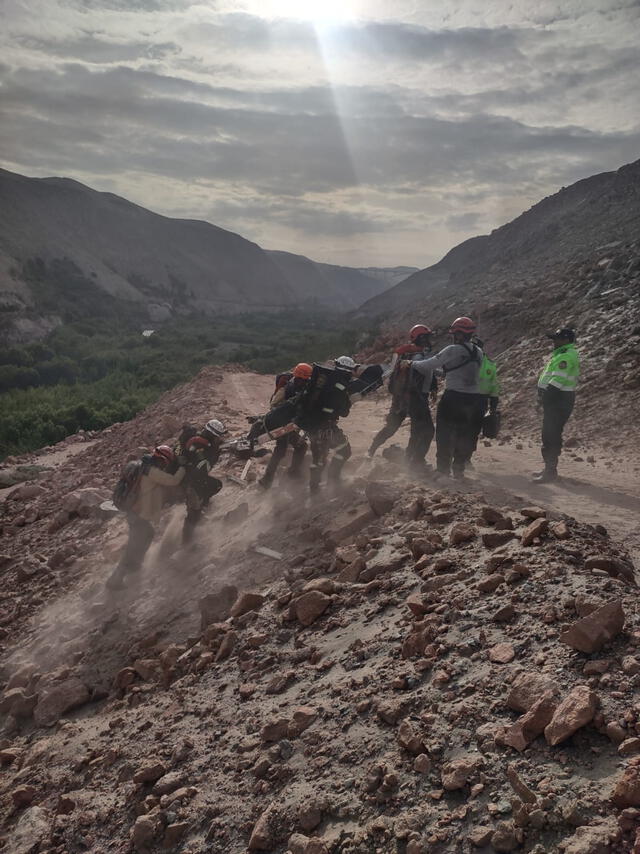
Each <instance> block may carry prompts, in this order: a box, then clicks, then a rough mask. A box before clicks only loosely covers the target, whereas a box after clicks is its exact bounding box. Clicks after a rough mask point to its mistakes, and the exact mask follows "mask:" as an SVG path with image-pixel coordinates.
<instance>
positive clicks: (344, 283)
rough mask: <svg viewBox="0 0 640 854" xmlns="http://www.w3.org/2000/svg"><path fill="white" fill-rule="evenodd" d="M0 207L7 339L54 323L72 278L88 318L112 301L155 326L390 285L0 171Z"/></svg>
mask: <svg viewBox="0 0 640 854" xmlns="http://www.w3.org/2000/svg"><path fill="white" fill-rule="evenodd" d="M0 200H1V202H2V204H1V206H0V307H1V309H2V315H3V322H2V331H3V337H4V336H6V337H7V338H8V339H11V340H15V341H19V340H28V339H30V338H31V339H33V338H38V337H42V336H43V335H45V334H46V333H47V332H48V331H50V330H51V329H52V328H54V327H55V325H56V324H57V323H59V322H60V321H59V316H58V315H59V314H60V313H61V307H62V305H63V303H64V298H65V296H66V295H68V290H69V286H70V284H69V283H70V280H73V281H75V282H77V283H78V287H79V288H80V291H81V294H80V304H83V303H85V302H86V303H87V313H91V311H92V312H93V314H97V315H100V313H101V311H104V308H105V306H104V302H105V300H106V299H108V298H114V299H115V300H116V301H120V302H121V303H124V304H125V305H127V304H128V305H130V306H131V307H132V308H133V309H136V310H138V311H140V312H142V314H143V315H144V316H145V317H146V318H147V320H150V321H153V322H157V321H159V320H162V319H166V318H168V317H170V316H175V315H181V314H188V313H189V312H193V311H197V312H203V313H205V314H211V313H212V312H215V313H217V314H220V313H222V314H228V313H236V312H239V311H240V312H242V311H256V310H267V311H274V310H278V309H283V308H292V307H298V306H314V307H322V308H331V309H334V310H347V309H353V308H356V307H357V306H359V305H360V304H361V303H362V302H364V301H365V300H367V299H369V298H370V297H372V296H374V295H376V294H378V293H381V292H382V291H383V290H384V289H385V288H386V287H388V286H389V284H388V283H387V281H386V280H385V279H384V278H380V276H379V275H371V276H370V275H367V273H366V271H365V272H363V271H360V270H357V269H351V268H347V267H338V266H334V265H330V264H317V263H316V262H313V261H310V260H309V259H308V258H303V257H302V256H297V255H291V254H289V253H269V252H265V251H264V250H263V249H262V248H261V247H260V246H258V245H257V244H255V243H251V242H250V241H248V240H245V239H244V238H243V237H240V236H239V235H238V234H234V233H232V232H230V231H225V230H224V229H222V228H218V227H217V226H214V225H211V224H210V223H207V222H199V221H196V220H181V219H171V218H169V217H164V216H160V215H158V214H155V213H152V212H151V211H148V210H145V209H144V208H141V207H139V206H138V205H134V204H132V203H131V202H128V201H127V200H126V199H122V198H120V197H118V196H115V195H113V194H111V193H99V192H96V191H95V190H92V189H90V188H89V187H86V186H84V185H83V184H80V183H78V182H77V181H72V180H69V179H66V178H38V179H36V178H27V177H25V176H23V175H16V174H14V173H12V172H7V171H6V170H0ZM379 272H380V271H378V273H379ZM408 272H410V271H407V274H408ZM395 281H398V279H397V277H396V278H395V280H394V282H393V283H395ZM56 310H57V312H58V313H57V314H56Z"/></svg>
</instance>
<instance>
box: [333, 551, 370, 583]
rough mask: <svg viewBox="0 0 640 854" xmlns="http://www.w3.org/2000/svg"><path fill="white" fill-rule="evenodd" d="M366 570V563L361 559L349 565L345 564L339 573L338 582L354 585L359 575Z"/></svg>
mask: <svg viewBox="0 0 640 854" xmlns="http://www.w3.org/2000/svg"><path fill="white" fill-rule="evenodd" d="M366 568H367V562H366V560H365V559H364V558H363V557H357V558H355V560H353V561H351V563H349V564H347V566H345V567H344V568H343V569H342V570H341V571H340V572H339V573H338V576H337V578H338V581H342V582H346V583H351V584H353V583H355V582H356V581H357V580H358V578H359V577H360V573H361V572H364V570H365V569H366Z"/></svg>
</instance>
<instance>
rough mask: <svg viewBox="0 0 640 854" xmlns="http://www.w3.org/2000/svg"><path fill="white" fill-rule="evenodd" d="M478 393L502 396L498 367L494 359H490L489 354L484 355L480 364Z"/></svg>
mask: <svg viewBox="0 0 640 854" xmlns="http://www.w3.org/2000/svg"><path fill="white" fill-rule="evenodd" d="M478 393H479V394H484V395H487V397H500V381H499V380H498V368H497V365H496V363H495V362H494V361H493V359H490V358H489V357H488V356H487V355H484V356H483V357H482V364H481V365H480V375H479V376H478Z"/></svg>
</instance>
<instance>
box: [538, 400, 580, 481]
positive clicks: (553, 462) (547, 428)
mask: <svg viewBox="0 0 640 854" xmlns="http://www.w3.org/2000/svg"><path fill="white" fill-rule="evenodd" d="M575 397H576V396H575V393H574V392H572V391H560V389H556V388H554V387H553V386H550V387H549V388H547V389H545V392H544V397H543V401H542V405H543V410H544V416H543V419H542V459H543V460H544V468H545V471H547V472H550V473H553V474H556V473H557V471H558V459H559V458H560V453H561V451H562V431H563V430H564V425H565V424H566V423H567V421H568V420H569V417H570V415H571V413H572V412H573V405H574V403H575Z"/></svg>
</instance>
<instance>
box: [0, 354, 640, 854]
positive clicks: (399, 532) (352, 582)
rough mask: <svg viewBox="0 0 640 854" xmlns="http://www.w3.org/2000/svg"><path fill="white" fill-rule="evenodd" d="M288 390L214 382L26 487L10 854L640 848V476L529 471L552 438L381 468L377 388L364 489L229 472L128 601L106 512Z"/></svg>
mask: <svg viewBox="0 0 640 854" xmlns="http://www.w3.org/2000/svg"><path fill="white" fill-rule="evenodd" d="M271 387H272V378H269V377H260V376H257V375H254V374H248V373H240V372H238V370H237V369H220V368H205V369H203V371H201V373H200V374H199V375H198V377H197V378H196V379H195V380H194V381H192V382H191V383H188V384H186V385H184V386H181V387H179V388H177V389H175V390H173V391H171V392H169V393H167V394H166V395H165V396H164V397H163V398H162V399H161V400H160V401H159V402H158V403H157V404H154V406H152V407H150V408H149V409H148V410H147V411H145V412H144V413H142V414H141V415H140V416H138V418H136V419H135V420H133V421H131V422H128V423H126V424H119V425H114V426H113V427H112V428H111V429H109V430H106V431H103V432H102V433H100V434H96V435H95V436H91V437H80V436H79V437H75V439H69V440H67V441H66V442H65V443H63V444H62V445H61V446H59V447H57V448H54V449H52V451H51V452H47V453H45V454H43V455H40V456H38V457H32V458H30V459H31V460H33V459H37V460H39V461H40V462H41V463H44V464H49V465H51V466H52V470H51V471H49V472H45V473H44V474H43V476H42V477H41V478H40V479H39V480H38V481H35V482H32V483H28V484H25V485H22V486H18V487H17V488H16V489H14V490H13V491H12V492H11V493H10V494H9V495H8V496H6V495H5V496H4V502H2V503H0V508H2V514H1V516H0V520H1V521H0V524H1V526H2V553H3V554H2V557H1V558H0V563H1V565H2V575H1V576H0V594H1V597H2V599H1V606H0V611H1V621H2V622H1V628H0V644H1V654H2V661H1V663H2V681H3V683H4V684H3V689H2V693H1V694H0V715H1V716H2V717H1V722H2V725H3V727H4V729H3V732H2V736H1V739H2V740H1V742H0V762H2V763H3V766H4V771H3V778H2V783H1V785H0V807H1V808H2V811H3V824H4V828H5V830H4V833H5V837H4V843H5V848H4V850H6V851H7V852H11V854H27V852H36V851H41V852H45V851H46V852H51V854H54V852H55V854H63V852H69V854H76V852H80V851H92V852H96V854H103V852H104V853H105V854H107V853H108V852H114V854H115V853H116V852H121V854H125V852H138V853H139V854H155V853H156V852H158V854H160V852H173V854H213V852H215V854H245V852H247V851H251V852H253V851H256V852H265V854H266V853H267V852H270V854H285V852H290V854H377V852H384V854H471V852H473V851H478V852H480V854H494V852H511V851H513V852H523V854H561V852H563V854H605V852H606V854H629V852H632V851H633V852H634V853H635V852H636V851H637V850H638V848H639V846H640V834H638V832H637V831H638V817H639V816H640V764H639V762H638V755H639V754H638V751H639V750H640V707H639V706H638V700H637V697H638V693H637V692H638V686H639V679H640V624H639V622H638V604H637V589H636V587H635V586H634V584H635V580H634V574H633V568H632V562H631V558H630V554H629V551H628V550H627V549H626V548H625V546H623V545H622V544H621V542H620V541H619V538H620V539H622V538H624V539H626V541H627V545H628V546H629V548H633V549H634V550H635V551H636V554H637V551H638V548H639V547H640V541H639V540H638V537H637V531H636V532H635V533H634V526H636V527H637V513H638V500H637V498H636V497H634V495H633V480H632V477H631V476H630V475H629V473H628V465H627V466H619V467H614V468H613V469H611V468H609V467H608V466H607V465H606V460H604V459H602V460H600V459H598V460H597V462H596V465H597V469H596V470H592V469H591V468H590V466H588V465H587V464H585V463H584V461H582V462H580V461H578V460H576V461H574V462H573V463H572V473H574V474H575V475H576V480H573V481H571V482H569V481H567V482H565V483H564V484H560V485H554V486H552V487H528V486H527V484H526V480H524V478H522V477H521V476H520V478H519V476H518V472H520V471H521V467H522V465H523V464H524V465H525V466H526V464H527V460H526V455H527V454H530V453H531V452H532V449H531V447H529V446H527V447H525V448H522V449H520V450H519V451H517V450H516V449H515V448H514V447H513V444H510V443H506V444H502V445H500V444H495V443H494V444H493V446H492V447H485V446H484V445H483V446H482V447H481V449H480V451H479V453H478V461H477V466H476V473H475V474H474V476H473V480H472V481H471V482H470V483H469V484H468V485H466V486H464V487H463V488H458V487H457V486H455V485H454V486H452V488H451V489H450V490H446V489H443V488H442V487H441V486H435V487H434V486H433V485H432V484H430V483H429V481H428V480H422V481H415V480H412V479H411V478H410V477H408V476H407V473H406V472H405V471H404V470H403V469H402V468H400V467H399V466H397V465H395V464H394V463H393V462H392V461H391V460H386V459H381V460H380V461H379V462H377V463H376V465H375V467H374V468H373V469H367V468H363V467H362V456H363V454H364V451H365V448H366V447H367V444H368V441H369V440H370V436H371V433H372V431H373V430H375V429H376V428H377V427H378V426H379V424H380V423H381V421H382V419H383V418H384V413H385V410H386V400H385V399H384V398H381V399H380V400H379V401H378V400H375V399H372V400H367V401H365V402H363V403H359V404H357V405H356V406H354V409H353V412H352V414H351V416H350V417H349V419H347V420H346V421H345V424H344V426H345V429H346V431H347V433H348V434H349V436H350V437H351V440H352V443H353V446H354V457H353V459H352V460H351V461H350V462H349V464H348V466H347V470H346V472H347V482H346V484H345V487H344V490H343V491H342V492H340V493H339V494H337V495H335V496H333V497H331V496H326V497H324V499H323V500H322V501H321V502H317V503H314V504H313V505H312V506H309V505H307V504H306V502H305V501H304V500H303V496H302V495H300V494H298V493H289V492H288V491H287V489H286V488H285V483H286V482H287V479H286V478H283V481H282V483H281V484H280V485H279V487H278V488H277V489H275V490H274V491H273V492H272V493H271V494H269V495H264V494H263V493H258V492H256V491H254V489H253V487H252V486H251V485H249V486H248V487H247V488H245V489H242V487H240V486H239V485H238V484H237V482H236V481H234V480H232V479H230V478H229V477H228V476H229V475H233V474H236V475H237V474H238V473H239V471H240V469H241V468H242V466H243V463H242V462H235V463H234V462H229V463H223V464H222V465H221V466H220V468H219V471H218V472H217V473H218V474H219V476H221V477H222V478H224V480H225V487H224V489H223V491H222V492H221V493H220V494H219V495H218V496H216V498H215V500H214V502H213V504H212V507H211V509H210V512H209V514H208V516H207V518H206V519H205V521H204V523H203V525H202V527H201V529H200V531H199V538H198V543H197V548H195V549H193V550H192V551H190V552H188V553H184V552H180V551H177V552H176V551H175V549H176V545H177V538H178V535H179V525H180V522H181V519H182V515H183V514H184V508H183V507H182V506H177V507H175V508H169V509H167V511H166V515H165V517H164V519H163V524H162V526H161V527H162V532H163V535H164V536H163V539H162V545H161V546H160V547H158V546H156V547H154V549H153V550H152V552H151V553H150V555H149V558H148V560H147V564H146V567H145V568H144V570H143V574H142V577H141V578H140V580H139V583H137V584H134V585H133V586H132V587H131V588H130V589H128V590H127V591H126V592H124V593H122V594H119V595H118V596H117V598H112V597H111V596H110V595H107V594H106V593H105V590H104V587H103V583H104V580H105V577H106V576H107V574H108V573H109V571H110V569H111V567H112V565H113V562H114V561H115V560H116V559H117V555H118V552H119V550H120V549H121V547H122V544H123V540H124V530H125V524H124V519H123V518H121V517H119V516H118V517H109V516H105V515H104V513H103V512H102V511H101V510H100V507H99V501H100V500H101V498H102V497H103V496H105V495H107V494H108V492H109V489H110V486H111V485H112V483H113V479H114V476H115V472H117V470H118V467H119V465H120V464H121V462H122V461H124V460H125V459H126V457H127V454H128V452H129V451H130V450H132V449H135V447H136V446H137V445H138V444H139V443H143V444H146V443H152V442H156V441H160V440H169V439H170V438H171V437H172V436H174V435H175V432H176V430H177V429H178V428H179V425H180V423H181V421H182V420H183V419H184V417H185V415H186V414H187V413H188V415H189V417H191V418H193V419H195V420H202V419H203V418H205V417H209V416H210V415H211V414H213V413H214V412H215V413H216V414H219V415H221V416H222V417H224V418H225V419H226V420H227V422H228V423H229V425H230V426H231V428H232V430H233V431H234V432H239V431H241V430H242V429H243V422H244V415H245V414H249V413H255V412H256V411H260V410H261V409H262V408H263V407H264V405H265V404H266V400H267V398H268V395H269V393H270V391H271ZM244 428H246V422H245V423H244ZM523 456H524V457H525V459H524V463H523ZM27 461H29V460H24V461H23V462H27ZM262 465H264V462H262V461H255V462H254V463H253V468H252V470H251V471H250V479H251V478H254V477H255V476H256V475H257V474H258V473H259V472H255V471H253V469H255V468H258V469H259V468H260V467H261V466H262ZM592 471H597V473H596V474H594V473H592ZM596 479H597V481H598V483H597V484H595V483H593V481H594V480H596ZM589 480H591V481H592V489H591V491H590V492H588V491H587V487H588V486H589V483H588V482H589ZM527 489H529V490H531V489H534V490H535V495H531V494H527ZM569 511H570V512H569ZM576 516H577V517H578V518H575V517H576ZM603 525H606V526H607V527H609V529H610V530H609V532H607V530H606V528H605V527H603ZM264 547H266V548H267V549H270V550H271V552H269V551H267V552H264V551H261V549H264Z"/></svg>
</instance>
